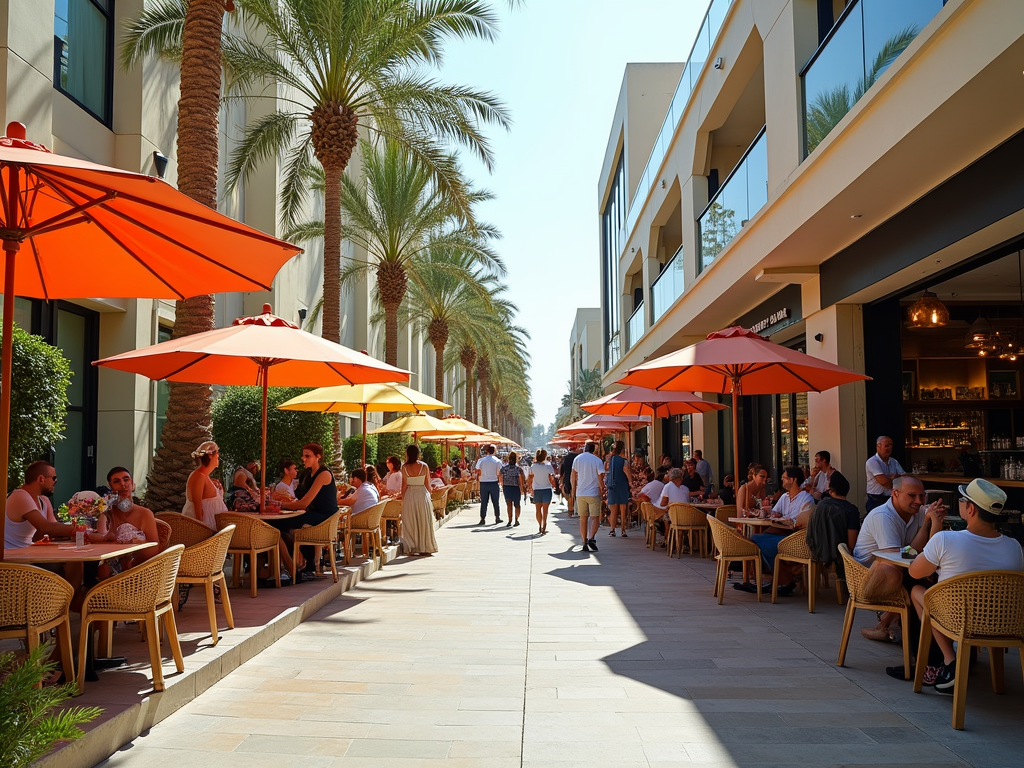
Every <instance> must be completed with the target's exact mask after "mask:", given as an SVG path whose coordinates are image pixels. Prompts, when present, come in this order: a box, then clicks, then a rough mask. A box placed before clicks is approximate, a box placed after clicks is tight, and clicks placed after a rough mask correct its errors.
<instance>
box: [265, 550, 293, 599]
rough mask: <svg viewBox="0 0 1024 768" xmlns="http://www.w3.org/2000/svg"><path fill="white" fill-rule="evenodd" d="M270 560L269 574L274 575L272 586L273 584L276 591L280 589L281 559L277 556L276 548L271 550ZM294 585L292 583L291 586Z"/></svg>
mask: <svg viewBox="0 0 1024 768" xmlns="http://www.w3.org/2000/svg"><path fill="white" fill-rule="evenodd" d="M270 560H271V563H270V568H271V572H272V573H273V574H274V584H275V586H277V588H278V589H280V588H281V558H280V557H278V556H277V547H274V549H273V550H271V553H270ZM293 562H294V561H293ZM294 583H295V582H294V581H293V582H292V584H294Z"/></svg>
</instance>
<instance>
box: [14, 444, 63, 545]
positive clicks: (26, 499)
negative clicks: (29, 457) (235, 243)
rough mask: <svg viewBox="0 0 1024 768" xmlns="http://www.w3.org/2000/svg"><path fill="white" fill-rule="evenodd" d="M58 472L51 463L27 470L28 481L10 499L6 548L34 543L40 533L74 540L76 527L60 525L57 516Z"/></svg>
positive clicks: (40, 462) (42, 463) (34, 466)
mask: <svg viewBox="0 0 1024 768" xmlns="http://www.w3.org/2000/svg"><path fill="white" fill-rule="evenodd" d="M56 484H57V470H55V469H54V468H53V464H51V463H50V462H48V461H34V462H32V463H31V464H29V465H28V469H26V470H25V482H24V483H23V484H22V486H21V487H20V488H15V489H14V490H13V491H11V495H10V496H8V497H7V510H6V514H7V523H6V525H5V527H4V548H5V549H17V548H19V547H27V546H28V545H30V544H31V543H32V540H33V539H34V538H35V536H36V533H40V534H46V535H48V536H54V537H62V538H63V537H69V538H74V536H75V527H74V526H73V525H71V524H70V523H58V522H57V518H56V517H55V516H54V514H53V504H52V503H51V502H50V497H51V496H53V488H54V486H55V485H56Z"/></svg>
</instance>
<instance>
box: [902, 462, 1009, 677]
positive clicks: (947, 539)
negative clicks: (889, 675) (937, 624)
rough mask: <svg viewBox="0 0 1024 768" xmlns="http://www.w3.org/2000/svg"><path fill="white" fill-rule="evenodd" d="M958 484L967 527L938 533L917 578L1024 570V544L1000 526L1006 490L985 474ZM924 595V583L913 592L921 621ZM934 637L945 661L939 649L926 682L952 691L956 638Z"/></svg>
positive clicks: (914, 572)
mask: <svg viewBox="0 0 1024 768" xmlns="http://www.w3.org/2000/svg"><path fill="white" fill-rule="evenodd" d="M958 488H959V491H960V496H961V499H960V516H961V517H962V518H963V519H964V520H966V521H967V529H966V530H963V531H940V532H938V533H936V534H935V535H934V536H932V537H931V538H930V539H929V540H928V543H927V544H926V545H925V547H924V549H923V550H922V551H921V554H919V555H918V556H917V557H916V558H915V559H914V562H912V563H911V564H910V569H909V572H910V576H911V578H914V579H925V578H928V577H929V576H931V575H932V574H933V573H938V577H939V581H945V580H946V579H951V578H953V577H954V576H961V575H963V574H965V573H972V572H974V571H1024V552H1022V551H1021V547H1020V544H1018V543H1017V542H1016V541H1015V540H1014V539H1011V538H1009V537H1007V536H1003V535H1002V534H1001V533H1000V532H999V531H997V530H996V524H997V523H999V522H1000V521H1002V520H1005V519H1006V515H1005V513H1004V511H1003V505H1004V504H1005V503H1006V494H1005V493H1004V492H1003V491H1002V490H1001V489H1000V488H997V487H996V486H995V485H993V484H992V483H990V482H989V481H988V480H982V479H980V478H979V479H976V480H972V481H971V482H970V484H969V485H966V486H964V485H961V486H959V487H958ZM924 593H925V587H923V586H920V585H918V586H915V587H914V588H913V589H912V590H911V592H910V599H911V601H912V602H913V603H914V608H915V610H916V612H917V616H918V618H919V619H920V617H921V616H922V615H923V614H924ZM932 635H933V636H934V638H935V644H936V645H937V646H938V650H939V651H941V653H942V662H941V666H939V660H938V654H937V653H935V652H934V650H933V654H934V655H933V657H932V658H931V659H929V661H933V662H935V663H934V664H933V665H932V667H933V668H932V669H931V670H929V671H931V672H932V675H927V674H926V676H925V682H926V683H929V682H930V680H929V678H930V677H932V678H933V679H934V684H935V690H937V691H941V692H943V693H950V694H951V693H953V686H954V683H955V680H954V674H955V671H956V652H955V651H954V650H953V641H952V640H950V639H949V638H948V637H946V636H945V635H942V634H940V633H938V632H935V631H933V632H932ZM901 669H902V668H901ZM887 671H888V670H887ZM900 676H902V674H901V675H900Z"/></svg>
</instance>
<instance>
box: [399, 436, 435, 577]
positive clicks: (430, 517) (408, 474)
mask: <svg viewBox="0 0 1024 768" xmlns="http://www.w3.org/2000/svg"><path fill="white" fill-rule="evenodd" d="M401 476H402V551H403V552H404V553H405V554H407V555H413V556H414V557H420V556H424V557H429V556H430V555H432V554H434V553H435V552H437V539H435V538H434V509H433V505H432V504H431V503H430V491H429V490H428V488H429V485H428V483H429V479H430V467H428V466H427V465H426V464H424V463H423V462H422V461H420V448H419V446H418V445H410V446H408V447H406V449H405V464H403V465H402V471H401Z"/></svg>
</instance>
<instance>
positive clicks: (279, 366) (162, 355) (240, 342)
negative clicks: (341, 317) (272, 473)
mask: <svg viewBox="0 0 1024 768" xmlns="http://www.w3.org/2000/svg"><path fill="white" fill-rule="evenodd" d="M93 365H102V366H105V367H107V368H115V369H117V370H119V371H127V372H128V373H137V374H140V375H142V376H146V377H148V378H150V379H166V380H167V381H188V382H192V383H197V384H241V385H253V384H255V385H257V386H262V387H263V450H262V458H263V463H262V465H261V467H262V469H263V471H262V472H261V478H260V511H261V512H262V511H263V504H264V496H265V495H266V494H265V492H264V491H265V487H266V477H267V469H266V468H267V387H269V386H273V387H326V386H332V385H336V384H376V383H379V382H393V381H408V380H409V372H408V371H404V370H402V369H401V368H394V367H392V366H390V365H388V364H387V363H382V362H380V361H379V360H375V359H374V358H372V357H370V356H369V355H367V354H365V353H363V352H356V351H355V350H354V349H349V348H348V347H343V346H342V345H341V344H335V343H334V342H333V341H328V340H327V339H324V338H321V337H320V336H314V335H313V334H311V333H306V331H302V330H299V327H298V326H297V325H295V324H294V323H290V322H288V321H287V320H285V319H284V318H281V317H277V316H276V315H273V314H271V313H270V305H269V304H264V305H263V314H262V315H257V316H256V317H240V318H238V319H237V320H235V322H234V323H232V324H231V325H230V326H228V327H227V328H216V329H214V330H212V331H205V332H203V333H196V334H192V335H191V336H183V337H182V338H180V339H171V340H170V341H165V342H162V343H160V344H155V345H153V346H152V347H145V348H143V349H137V350H133V351H131V352H125V353H124V354H120V355H115V356H114V357H108V358H105V359H103V360H97V361H96V362H95V363H93Z"/></svg>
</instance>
